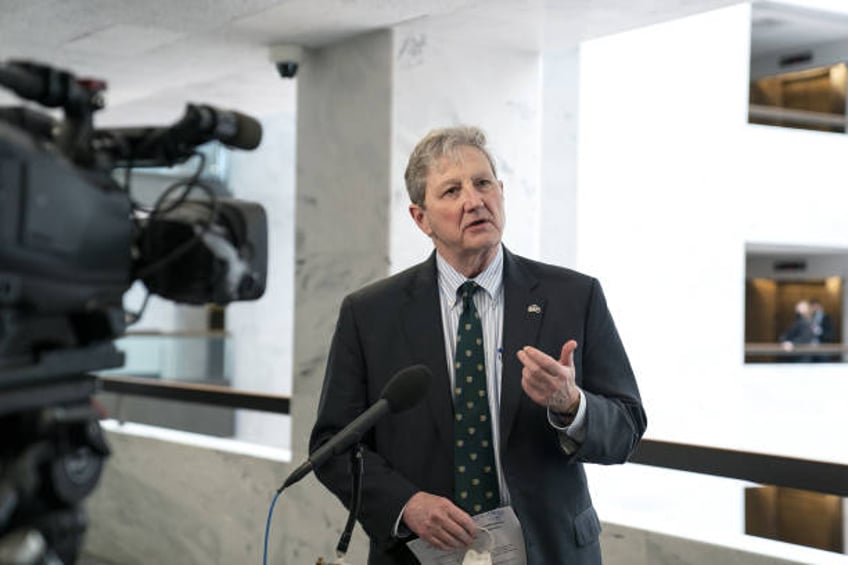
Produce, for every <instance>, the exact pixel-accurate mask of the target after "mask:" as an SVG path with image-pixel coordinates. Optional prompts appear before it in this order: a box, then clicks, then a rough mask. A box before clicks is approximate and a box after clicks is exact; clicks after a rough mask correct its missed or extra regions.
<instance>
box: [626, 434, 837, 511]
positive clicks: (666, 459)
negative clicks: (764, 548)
mask: <svg viewBox="0 0 848 565" xmlns="http://www.w3.org/2000/svg"><path fill="white" fill-rule="evenodd" d="M630 461H631V462H632V463H639V464H641V465H650V466H653V467H662V468H665V469H676V470H678V471H691V472H695V473H701V474H704V475H713V476H718V477H727V478H731V479H741V480H744V481H750V482H753V483H759V484H765V485H775V486H782V487H789V488H796V489H802V490H812V491H816V492H822V493H826V494H835V495H838V496H842V497H848V465H840V464H837V463H827V462H824V461H813V460H809V459H797V458H793V457H783V456H778V455H766V454H762V453H752V452H749V451H736V450H732V449H720V448H716V447H705V446H698V445H689V444H683V443H673V442H667V441H657V440H650V439H643V440H642V441H641V443H640V444H639V447H638V448H637V449H636V452H635V453H634V454H633V455H632V456H631V458H630Z"/></svg>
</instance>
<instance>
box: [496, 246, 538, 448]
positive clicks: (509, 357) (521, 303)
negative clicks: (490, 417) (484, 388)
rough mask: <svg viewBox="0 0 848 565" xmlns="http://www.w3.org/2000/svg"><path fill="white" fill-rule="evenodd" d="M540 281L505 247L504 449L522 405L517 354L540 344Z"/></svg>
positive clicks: (519, 367)
mask: <svg viewBox="0 0 848 565" xmlns="http://www.w3.org/2000/svg"><path fill="white" fill-rule="evenodd" d="M538 282H539V281H538V280H537V279H536V278H535V277H534V276H533V275H532V274H531V273H530V272H529V271H528V270H527V269H526V268H525V267H524V266H523V265H522V264H521V262H520V259H517V258H516V257H515V256H513V255H512V254H511V253H510V252H509V251H507V250H506V248H504V274H503V284H504V320H503V336H504V337H503V356H502V359H503V368H502V373H501V408H500V412H501V413H500V428H501V449H503V448H504V447H505V446H506V445H507V443H508V441H509V435H510V432H511V431H512V426H513V424H514V422H515V417H516V415H517V414H518V410H519V406H520V404H521V397H522V396H523V395H524V391H523V390H522V388H521V369H522V365H521V362H520V361H519V360H518V357H517V355H516V354H517V353H518V351H519V349H521V348H522V347H524V346H525V345H536V344H537V339H538V335H539V328H541V326H542V318H543V316H544V315H545V298H544V296H543V295H542V293H541V291H540V289H539V288H538Z"/></svg>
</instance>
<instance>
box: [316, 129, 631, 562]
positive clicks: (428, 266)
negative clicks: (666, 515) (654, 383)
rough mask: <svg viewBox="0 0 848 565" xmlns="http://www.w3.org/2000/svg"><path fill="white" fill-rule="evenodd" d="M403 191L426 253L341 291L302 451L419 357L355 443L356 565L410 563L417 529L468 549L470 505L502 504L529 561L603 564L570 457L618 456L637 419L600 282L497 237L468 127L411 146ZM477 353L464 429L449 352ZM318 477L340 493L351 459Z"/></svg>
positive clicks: (499, 191)
mask: <svg viewBox="0 0 848 565" xmlns="http://www.w3.org/2000/svg"><path fill="white" fill-rule="evenodd" d="M406 184H407V190H408V191H409V194H410V199H411V201H412V204H410V207H409V209H410V213H411V215H412V218H413V220H414V221H415V223H416V224H417V225H418V227H419V228H420V229H421V230H422V231H423V232H424V233H425V234H426V235H427V236H429V237H430V238H431V239H432V241H433V243H434V246H435V251H434V253H433V254H432V255H431V256H430V258H429V259H428V260H426V261H425V262H423V263H421V264H419V265H417V266H415V267H412V268H411V269H408V270H406V271H404V272H402V273H399V274H397V275H395V276H392V277H389V278H387V279H384V280H382V281H379V282H377V283H375V284H372V285H370V286H367V287H365V288H364V289H362V290H359V291H358V292H355V293H353V294H351V295H349V296H347V297H346V298H345V300H344V302H343V304H342V306H341V310H340V314H339V319H338V323H337V326H336V331H335V335H334V337H333V342H332V346H331V349H330V354H329V358H328V364H327V371H326V376H325V381H324V388H323V391H322V394H321V401H320V405H319V409H318V418H317V421H316V423H315V427H314V429H313V431H312V436H311V439H310V450H314V449H316V448H317V447H318V446H319V445H321V444H322V443H323V442H325V441H327V440H328V439H329V438H330V437H332V435H333V434H334V433H336V432H338V431H339V430H340V429H342V428H343V427H344V426H345V425H346V424H348V423H349V422H350V421H351V420H353V419H354V418H355V417H356V416H357V415H359V414H360V413H361V412H362V411H364V410H365V409H366V408H367V407H368V406H370V405H371V404H373V403H374V402H375V401H376V400H377V399H378V398H379V396H380V392H381V391H382V389H383V387H384V386H385V385H386V383H387V382H388V381H389V379H390V378H391V377H392V376H393V375H394V374H396V373H397V372H398V371H400V370H402V369H404V368H406V367H408V366H411V365H415V364H424V365H426V366H428V367H429V368H430V370H431V371H432V373H433V376H434V378H433V382H432V384H431V386H430V388H429V390H428V392H427V395H426V398H424V399H423V401H422V402H419V403H418V404H416V405H415V406H414V407H413V408H411V409H409V410H406V411H404V412H400V413H398V414H393V415H390V416H388V417H386V418H384V419H383V420H381V421H380V422H379V423H378V424H377V425H376V426H375V427H374V429H373V430H372V431H371V432H370V433H369V434H367V436H366V437H365V438H364V440H363V443H364V446H365V449H364V469H365V471H364V479H363V491H362V507H361V511H360V516H359V517H360V522H361V524H362V526H363V527H364V529H365V531H366V533H367V534H368V536H369V538H370V541H371V547H370V554H369V563H371V564H407V563H409V564H414V563H417V561H416V559H415V557H414V556H413V555H412V554H411V552H410V551H409V550H408V549H407V548H406V546H405V542H406V541H408V540H409V539H411V538H412V537H413V536H418V537H420V538H422V539H424V540H425V541H426V542H428V543H430V544H431V545H433V546H435V547H438V548H441V549H456V548H461V547H465V546H468V545H469V544H470V543H472V541H473V538H474V536H475V535H476V533H477V532H476V527H475V523H474V521H473V520H472V519H471V515H472V514H476V513H477V512H479V511H485V510H486V509H488V508H491V507H497V506H511V507H512V509H513V510H514V512H515V514H516V516H517V518H518V520H519V522H520V524H521V529H522V532H523V536H524V542H525V549H526V553H527V559H528V563H529V564H531V565H551V564H565V563H568V564H589V563H600V561H601V552H600V546H599V542H598V536H599V533H600V522H599V520H598V517H597V515H596V513H595V510H594V508H593V506H592V501H591V498H590V496H589V491H588V489H587V484H586V476H585V473H584V470H583V463H587V462H589V463H600V464H612V463H623V462H625V461H627V459H628V457H629V456H630V454H631V453H632V451H633V449H634V448H635V447H636V445H637V443H638V442H639V439H640V438H641V437H642V434H643V433H644V431H645V427H646V422H647V420H646V417H645V412H644V410H643V407H642V403H641V400H640V396H639V391H638V387H637V385H636V380H635V377H634V375H633V371H632V369H631V367H630V363H629V362H628V360H627V355H626V353H625V351H624V347H623V346H622V343H621V340H620V339H619V336H618V333H617V331H616V328H615V325H614V323H613V320H612V317H611V315H610V313H609V311H608V309H607V306H606V301H605V299H604V295H603V292H602V290H601V287H600V285H599V283H598V281H597V280H595V279H593V278H591V277H588V276H585V275H582V274H580V273H577V272H575V271H571V270H568V269H563V268H559V267H554V266H550V265H545V264H542V263H538V262H535V261H531V260H528V259H525V258H522V257H519V256H517V255H514V254H512V253H510V252H509V251H508V250H507V249H506V248H505V247H504V246H503V245H502V243H501V236H502V233H503V227H504V210H503V184H502V183H501V181H499V180H498V179H497V176H496V173H495V166H494V163H493V160H492V158H491V156H490V155H489V153H488V151H487V150H486V147H485V137H484V135H483V133H482V132H481V131H480V130H478V129H476V128H468V127H460V128H448V129H444V130H436V131H433V132H431V133H430V134H428V135H427V136H426V137H425V138H424V139H422V140H421V141H420V142H419V143H418V145H417V146H416V148H415V150H414V151H413V153H412V155H411V156H410V159H409V164H408V166H407V170H406ZM469 280H470V281H474V284H471V285H470V286H469V285H467V284H465V283H466V281H469ZM469 289H470V291H469ZM458 292H459V293H462V296H460V294H459V293H458ZM466 294H467V295H468V296H466ZM469 297H470V298H469ZM472 303H473V305H472ZM470 313H473V318H476V320H479V326H480V329H479V332H481V333H480V334H475V335H481V336H482V337H477V338H476V339H474V341H476V343H477V345H478V349H474V348H473V346H470V345H468V344H467V343H466V342H468V338H466V341H465V342H462V344H461V345H459V344H458V342H457V340H458V339H459V340H460V341H461V339H462V335H463V333H462V332H463V331H464V330H466V329H469V328H471V327H472V325H473V326H475V329H473V330H470V331H478V330H476V327H477V325H478V322H476V321H474V323H473V324H472V323H468V320H469V319H470V318H465V317H464V316H466V315H468V314H470ZM458 332H459V337H457V335H458ZM466 347H468V349H466ZM472 349H473V353H472ZM478 351H479V355H480V356H481V357H480V358H481V361H480V362H479V363H477V365H476V366H477V368H478V370H479V372H480V374H481V375H482V379H483V381H482V384H481V385H480V389H479V391H476V392H475V398H476V394H477V393H479V396H480V398H482V399H483V400H484V402H482V403H480V404H482V405H483V407H484V409H485V412H483V413H481V414H480V416H479V421H480V422H485V427H475V428H466V425H465V420H463V417H464V414H465V411H464V405H465V404H466V403H465V402H464V401H462V398H463V395H467V394H468V392H463V389H462V387H463V386H464V383H465V379H466V377H465V376H464V375H465V372H464V371H465V368H462V369H460V366H461V364H462V363H461V361H462V355H463V353H464V354H465V355H468V356H469V358H471V356H472V355H474V356H475V358H476V356H477V355H478ZM467 378H468V382H469V383H470V382H471V380H472V377H471V376H468V377H467ZM474 378H475V379H476V378H477V377H474ZM468 404H469V405H471V404H473V403H472V402H469V403H468ZM489 415H490V416H489ZM477 417H478V416H476V415H475V416H474V418H475V421H476V418H477ZM489 428H491V430H490V429H489ZM463 431H468V432H470V433H471V434H475V433H476V435H475V436H474V437H475V441H476V438H477V437H478V436H481V434H485V435H482V437H483V438H486V439H483V440H482V442H481V445H482V446H484V447H481V448H480V451H481V452H482V451H485V449H484V448H486V449H491V452H490V455H491V456H493V458H494V459H493V462H494V465H485V466H484V467H483V470H482V471H480V473H482V474H483V475H481V477H483V480H484V482H486V484H487V485H491V486H486V488H485V497H484V498H482V500H483V502H482V503H481V504H477V503H474V504H471V503H469V502H468V500H467V499H466V495H467V492H466V487H464V486H460V483H462V481H464V480H465V477H464V476H463V475H461V473H464V472H465V470H466V469H465V465H464V464H463V461H464V460H463V461H459V459H460V457H465V454H464V452H462V451H460V449H461V448H462V446H463V443H464V442H465V441H466V439H468V437H469V436H466V439H463V438H462V437H460V436H457V435H455V434H456V433H461V432H463ZM490 431H491V435H489V432H490ZM458 438H459V439H458ZM488 438H491V441H490V440H489V439H488ZM490 444H492V447H491V448H489V445H490ZM470 457H471V458H472V459H475V460H476V458H477V453H476V448H475V453H473V454H472V455H471V456H470ZM316 473H317V475H318V478H319V479H320V480H321V481H322V482H323V483H324V484H325V485H326V486H327V487H328V488H329V489H330V490H331V491H332V492H333V493H335V494H336V495H337V496H338V497H339V498H340V500H341V501H342V502H343V503H345V504H347V503H348V501H349V499H350V491H351V478H350V473H349V458H348V457H347V456H339V457H336V458H334V459H331V460H330V461H329V462H328V463H327V464H326V465H324V466H322V467H321V468H319V469H317V470H316ZM484 475H485V476H484ZM475 477H476V475H475ZM474 481H475V483H474V484H476V481H477V479H476V478H475V479H474ZM469 484H470V483H469ZM469 488H473V487H469ZM481 496H482V495H481ZM486 498H488V501H487V500H486ZM489 502H491V504H488V503H489Z"/></svg>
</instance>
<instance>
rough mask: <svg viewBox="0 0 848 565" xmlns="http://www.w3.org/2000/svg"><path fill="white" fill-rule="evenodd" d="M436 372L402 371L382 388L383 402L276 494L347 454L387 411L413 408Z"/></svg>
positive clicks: (320, 451) (338, 436)
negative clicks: (327, 462)
mask: <svg viewBox="0 0 848 565" xmlns="http://www.w3.org/2000/svg"><path fill="white" fill-rule="evenodd" d="M432 378H433V373H431V372H430V369H428V368H427V367H426V366H424V365H413V366H412V367H407V368H406V369H403V370H402V371H399V372H398V373H396V374H395V376H393V377H392V378H391V380H390V381H389V382H388V383H387V384H386V386H385V387H383V391H382V392H381V393H380V399H379V400H378V401H377V402H375V403H374V404H372V405H371V407H370V408H368V410H366V411H365V412H363V413H362V414H360V415H359V416H358V417H357V418H356V419H355V420H353V421H352V422H351V423H350V424H348V425H347V426H345V427H344V429H342V430H341V431H340V432H338V433H336V434H335V435H334V436H333V437H332V438H330V441H328V442H327V443H325V444H324V445H322V446H321V447H319V448H318V449H316V450H315V451H314V452H313V453H312V454H311V455H310V456H309V459H308V460H307V461H306V462H305V463H303V464H302V465H301V466H300V467H298V468H297V469H295V470H294V472H293V473H292V474H291V475H289V477H288V478H287V479H286V482H284V483H283V486H281V487H280V489H279V490H278V491H277V492H282V491H283V490H284V489H286V488H287V487H289V486H291V485H293V484H294V483H296V482H297V481H299V480H300V479H302V478H303V477H305V476H306V475H308V474H309V473H310V472H311V471H313V470H314V469H316V468H318V467H320V466H321V465H323V464H324V463H326V461H327V460H328V459H329V458H330V457H333V456H334V455H339V454H340V453H344V452H345V451H347V450H348V449H350V448H351V446H353V445H354V444H355V443H356V442H358V441H359V440H360V438H361V437H362V435H363V434H364V433H365V432H367V431H368V430H370V429H371V428H372V427H373V426H374V425H375V424H376V423H377V421H378V420H379V419H380V418H382V417H383V416H385V415H386V413H387V412H391V413H392V414H397V413H398V412H403V411H404V410H407V409H409V408H412V407H413V406H414V405H415V404H417V403H418V401H419V400H421V398H422V397H423V396H424V393H425V392H427V389H428V388H429V386H430V381H431V380H432Z"/></svg>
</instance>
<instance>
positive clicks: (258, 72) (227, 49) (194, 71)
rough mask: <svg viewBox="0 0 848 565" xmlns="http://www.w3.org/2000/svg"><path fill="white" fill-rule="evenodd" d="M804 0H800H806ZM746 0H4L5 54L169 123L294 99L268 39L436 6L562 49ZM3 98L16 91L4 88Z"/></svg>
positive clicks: (461, 27) (461, 22) (121, 116)
mask: <svg viewBox="0 0 848 565" xmlns="http://www.w3.org/2000/svg"><path fill="white" fill-rule="evenodd" d="M795 1H798V0H795ZM738 3H740V0H144V1H138V0H0V14H2V16H0V60H2V61H5V60H10V59H15V58H24V59H31V60H37V61H41V62H45V63H49V64H51V65H54V66H57V67H61V68H65V69H68V70H70V71H72V72H73V73H75V74H76V75H77V76H93V77H96V78H100V79H104V80H106V81H107V83H108V85H109V88H108V91H107V110H106V111H104V112H102V113H101V114H100V115H99V117H98V125H104V124H108V125H114V124H151V125H152V124H159V123H169V122H171V121H173V120H174V119H176V118H177V117H178V116H179V115H180V114H181V113H182V110H183V108H184V104H185V102H187V101H194V102H204V103H209V104H214V105H218V106H221V107H225V108H235V109H239V110H241V111H243V112H247V113H252V114H255V115H263V114H267V113H270V112H273V111H274V110H275V109H279V108H289V107H293V99H294V81H284V80H281V79H280V78H279V76H278V75H277V73H276V70H275V69H274V67H273V65H272V64H271V63H270V61H269V46H271V45H275V44H297V45H302V46H304V47H307V48H317V47H321V46H324V45H328V44H332V43H334V42H337V41H341V40H344V39H345V38H348V37H351V36H354V35H356V34H360V33H363V32H368V31H372V30H377V29H382V28H389V27H392V26H395V25H398V24H401V23H403V22H408V21H411V20H415V19H419V18H429V19H431V20H434V21H435V22H436V23H439V24H442V25H444V26H445V27H447V28H448V29H455V30H456V33H457V34H462V36H463V39H465V38H466V36H468V37H469V38H471V39H472V40H473V38H474V36H475V35H478V36H482V35H483V34H485V35H486V36H487V37H489V38H491V37H492V36H493V35H494V36H495V37H498V38H499V41H502V42H504V43H507V44H512V45H514V46H515V47H516V48H522V49H523V48H526V49H533V50H539V49H562V48H568V47H571V46H575V45H577V44H579V43H580V42H582V41H584V40H586V39H591V38H596V37H600V36H604V35H608V34H611V33H616V32H620V31H624V30H627V29H632V28H636V27H640V26H644V25H649V24H653V23H658V22H662V21H667V20H671V19H675V18H679V17H684V16H687V15H692V14H695V13H699V12H703V11H707V10H711V9H715V8H721V7H724V6H729V5H733V4H738ZM2 96H3V97H2V98H0V103H9V102H10V101H14V100H15V99H14V98H13V97H10V96H8V95H5V94H3V95H2Z"/></svg>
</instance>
